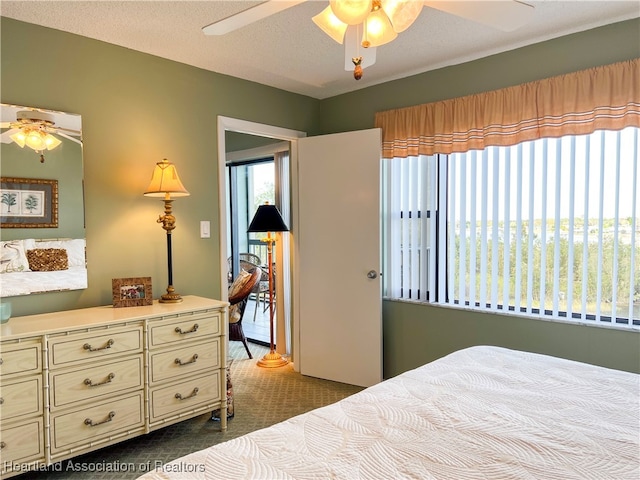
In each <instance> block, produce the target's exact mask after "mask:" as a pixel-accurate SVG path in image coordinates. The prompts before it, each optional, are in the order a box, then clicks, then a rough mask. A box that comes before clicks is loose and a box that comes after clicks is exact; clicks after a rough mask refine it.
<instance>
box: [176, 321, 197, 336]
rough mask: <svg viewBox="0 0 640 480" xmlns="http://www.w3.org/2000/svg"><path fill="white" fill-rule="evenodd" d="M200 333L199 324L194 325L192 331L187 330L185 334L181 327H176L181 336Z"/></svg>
mask: <svg viewBox="0 0 640 480" xmlns="http://www.w3.org/2000/svg"><path fill="white" fill-rule="evenodd" d="M197 331H198V324H197V323H194V324H193V327H191V330H185V331H184V332H183V331H182V329H181V328H180V327H176V333H179V334H180V335H184V334H186V333H195V332H197Z"/></svg>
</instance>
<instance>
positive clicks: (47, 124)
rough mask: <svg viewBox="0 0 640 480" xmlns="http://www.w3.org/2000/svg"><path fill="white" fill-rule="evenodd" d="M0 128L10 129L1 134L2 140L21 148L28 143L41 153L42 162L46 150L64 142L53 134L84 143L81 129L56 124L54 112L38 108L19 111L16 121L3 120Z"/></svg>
mask: <svg viewBox="0 0 640 480" xmlns="http://www.w3.org/2000/svg"><path fill="white" fill-rule="evenodd" d="M0 128H2V129H5V128H6V129H8V130H7V131H6V132H2V134H0V142H2V143H12V142H13V143H16V144H17V145H18V146H19V147H20V148H23V147H24V146H25V145H26V146H27V147H29V148H31V149H33V150H34V151H35V152H36V153H40V162H44V156H43V155H42V152H43V151H44V150H53V149H54V148H56V147H57V146H58V145H60V144H61V143H62V141H61V140H60V139H59V138H57V137H56V136H54V135H52V134H55V135H57V136H60V137H63V138H66V139H68V140H71V141H73V142H76V143H78V144H80V145H82V140H81V133H80V131H79V130H73V129H70V128H65V127H60V126H56V124H55V117H54V116H53V115H52V114H50V113H46V112H41V111H38V110H21V111H17V112H16V119H15V121H7V122H2V123H0Z"/></svg>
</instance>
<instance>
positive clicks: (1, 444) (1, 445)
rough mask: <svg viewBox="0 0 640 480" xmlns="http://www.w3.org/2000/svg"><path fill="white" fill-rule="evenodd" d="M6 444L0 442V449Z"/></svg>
mask: <svg viewBox="0 0 640 480" xmlns="http://www.w3.org/2000/svg"><path fill="white" fill-rule="evenodd" d="M6 446H7V444H6V443H4V442H0V450H2V449H3V448H4V447H6Z"/></svg>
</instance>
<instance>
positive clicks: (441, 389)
mask: <svg viewBox="0 0 640 480" xmlns="http://www.w3.org/2000/svg"><path fill="white" fill-rule="evenodd" d="M639 392H640V375H637V374H633V373H628V372H622V371H618V370H610V369H606V368H602V367H597V366H593V365H587V364H583V363H578V362H574V361H570V360H565V359H560V358H555V357H550V356H545V355H540V354H533V353H526V352H521V351H515V350H509V349H505V348H499V347H490V346H478V347H470V348H467V349H463V350H460V351H457V352H454V353H452V354H450V355H448V356H446V357H443V358H441V359H438V360H436V361H434V362H432V363H429V364H427V365H424V366H422V367H419V368H416V369H415V370H411V371H408V372H405V373H403V374H401V375H399V376H397V377H394V378H392V379H389V380H386V381H384V382H381V383H379V384H377V385H374V386H372V387H369V388H367V389H365V390H363V391H361V392H359V393H356V394H354V395H352V396H350V397H348V398H346V399H344V400H341V401H339V402H337V403H335V404H332V405H328V406H326V407H322V408H319V409H316V410H313V411H311V412H308V413H305V414H302V415H299V416H296V417H294V418H291V419H289V420H287V421H284V422H282V423H279V424H276V425H273V426H271V427H269V428H266V429H262V430H258V431H255V432H252V433H250V434H247V435H244V436H242V437H239V438H236V439H233V440H230V441H227V442H224V443H221V444H218V445H215V446H212V447H209V448H207V449H204V450H201V451H198V452H195V453H192V454H190V455H187V456H184V457H182V458H179V459H176V460H174V461H173V462H171V463H167V464H165V465H163V466H162V467H159V468H157V469H156V470H154V471H150V472H147V473H146V474H145V475H143V476H142V477H140V479H144V480H151V479H190V480H191V479H218V478H219V479H225V480H232V479H276V478H278V479H328V478H335V479H396V478H407V479H421V478H423V479H450V480H466V479H484V480H488V479H501V480H502V479H541V478H544V479H557V480H560V479H562V480H570V479H576V480H578V479H579V480H586V479H593V480H605V479H612V480H614V479H615V480H625V479H629V480H638V478H640V467H639V465H640V441H639V437H640V417H639V415H640V394H639Z"/></svg>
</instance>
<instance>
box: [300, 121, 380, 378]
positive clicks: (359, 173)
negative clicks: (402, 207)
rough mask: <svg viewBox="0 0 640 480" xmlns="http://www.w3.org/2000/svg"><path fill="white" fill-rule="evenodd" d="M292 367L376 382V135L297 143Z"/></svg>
mask: <svg viewBox="0 0 640 480" xmlns="http://www.w3.org/2000/svg"><path fill="white" fill-rule="evenodd" d="M298 148H299V151H298V233H297V235H298V238H297V242H299V243H298V274H299V277H298V278H299V296H298V299H299V309H298V312H299V323H298V324H299V329H300V332H299V338H300V346H299V347H300V348H299V354H300V356H299V368H300V372H301V373H302V374H303V375H309V376H313V377H318V378H324V379H328V380H333V381H337V382H343V383H349V384H352V385H360V386H365V387H366V386H370V385H373V384H375V383H378V382H379V381H380V380H382V297H381V280H380V275H379V273H380V264H381V258H380V158H381V135H380V130H379V129H372V130H363V131H357V132H348V133H338V134H333V135H323V136H318V137H308V138H304V139H300V140H298Z"/></svg>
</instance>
